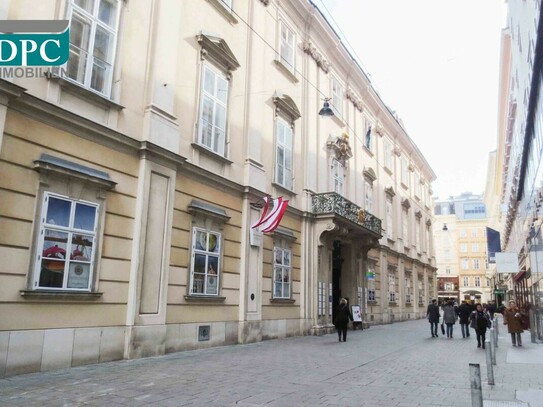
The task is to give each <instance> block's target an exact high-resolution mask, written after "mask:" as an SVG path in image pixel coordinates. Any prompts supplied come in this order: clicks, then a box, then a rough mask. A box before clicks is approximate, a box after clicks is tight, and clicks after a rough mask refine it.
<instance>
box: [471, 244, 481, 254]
mask: <svg viewBox="0 0 543 407" xmlns="http://www.w3.org/2000/svg"><path fill="white" fill-rule="evenodd" d="M471 251H472V252H473V253H477V252H479V243H472V244H471Z"/></svg>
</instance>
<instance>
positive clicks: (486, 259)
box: [485, 258, 488, 270]
mask: <svg viewBox="0 0 543 407" xmlns="http://www.w3.org/2000/svg"><path fill="white" fill-rule="evenodd" d="M485 270H488V258H485Z"/></svg>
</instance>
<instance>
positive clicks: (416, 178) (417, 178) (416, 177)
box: [413, 171, 421, 198]
mask: <svg viewBox="0 0 543 407" xmlns="http://www.w3.org/2000/svg"><path fill="white" fill-rule="evenodd" d="M413 182H414V184H415V196H416V197H419V198H420V197H421V196H420V194H421V192H420V175H419V173H418V172H416V171H415V173H414V175H413Z"/></svg>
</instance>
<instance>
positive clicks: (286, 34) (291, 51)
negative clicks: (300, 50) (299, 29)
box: [278, 19, 296, 74]
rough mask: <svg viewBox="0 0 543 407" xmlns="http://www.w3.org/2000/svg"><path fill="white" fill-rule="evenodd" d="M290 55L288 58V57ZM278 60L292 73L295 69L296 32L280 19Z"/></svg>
mask: <svg viewBox="0 0 543 407" xmlns="http://www.w3.org/2000/svg"><path fill="white" fill-rule="evenodd" d="M289 55H290V58H289ZM278 57H279V62H280V63H281V64H282V65H283V66H284V67H285V68H287V69H288V70H289V71H290V72H291V73H293V74H294V72H295V71H296V33H295V32H294V30H293V29H291V28H290V26H289V25H288V24H287V23H286V22H285V21H284V20H282V19H280V20H279V55H278Z"/></svg>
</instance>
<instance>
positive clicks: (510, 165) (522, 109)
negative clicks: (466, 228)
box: [488, 0, 543, 339]
mask: <svg viewBox="0 0 543 407" xmlns="http://www.w3.org/2000/svg"><path fill="white" fill-rule="evenodd" d="M507 5H508V16H507V26H506V28H505V29H504V30H503V32H502V54H501V63H500V69H501V74H500V92H499V112H498V115H499V117H498V123H499V128H498V147H497V152H496V159H495V163H496V167H495V169H494V170H493V171H492V172H490V171H489V176H495V177H496V179H497V180H499V184H498V185H497V186H496V188H495V189H494V190H493V193H494V194H495V195H496V196H495V197H490V196H489V197H488V199H492V200H493V201H494V202H496V204H495V205H496V206H497V205H498V203H497V202H498V201H499V205H500V210H499V211H496V212H499V216H498V221H497V222H496V223H495V225H496V227H499V231H500V233H501V244H502V247H501V249H502V251H503V252H506V253H510V254H513V256H516V257H517V258H518V269H517V270H515V271H516V272H515V273H508V274H502V273H500V264H499V262H498V263H497V264H496V271H497V274H496V275H495V276H494V281H495V283H496V288H497V289H500V290H502V289H503V291H505V299H510V298H514V299H516V300H517V302H518V303H519V305H520V306H521V307H522V308H524V309H525V310H526V311H528V310H529V311H531V312H530V313H531V321H530V323H531V326H532V328H533V329H532V330H531V332H532V333H533V337H534V338H535V337H537V338H539V339H543V322H542V317H543V316H542V315H541V313H540V311H539V310H540V309H541V308H542V306H543V279H542V277H543V261H542V259H543V250H542V247H543V244H542V243H543V237H542V230H541V225H542V223H543V212H542V203H543V187H542V186H543V167H542V166H541V162H542V155H543V150H542V149H543V99H542V97H541V88H542V85H543V83H542V76H541V75H542V69H543V52H542V47H543V22H542V19H541V12H542V10H541V4H540V2H539V1H521V0H509V1H508V2H507Z"/></svg>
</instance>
